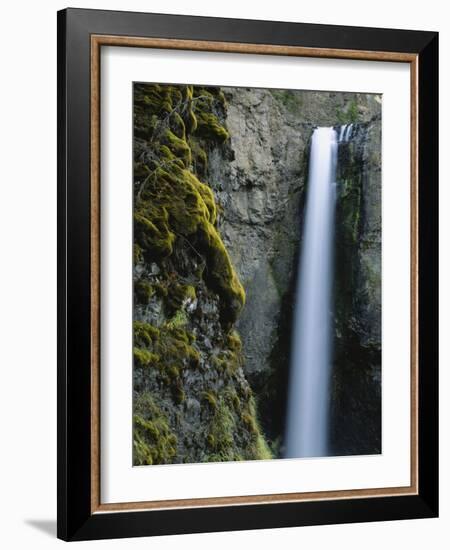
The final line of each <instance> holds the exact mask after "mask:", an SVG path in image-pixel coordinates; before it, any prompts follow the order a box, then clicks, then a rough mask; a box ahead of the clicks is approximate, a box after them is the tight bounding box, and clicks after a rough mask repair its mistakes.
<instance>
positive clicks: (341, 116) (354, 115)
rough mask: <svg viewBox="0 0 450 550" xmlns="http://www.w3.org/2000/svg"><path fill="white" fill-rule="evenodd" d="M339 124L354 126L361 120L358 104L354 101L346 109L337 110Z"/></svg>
mask: <svg viewBox="0 0 450 550" xmlns="http://www.w3.org/2000/svg"><path fill="white" fill-rule="evenodd" d="M336 120H337V122H338V124H354V123H355V122H358V120H359V112H358V103H357V102H356V100H355V99H352V100H351V101H350V102H349V103H347V105H345V107H343V108H338V109H336Z"/></svg>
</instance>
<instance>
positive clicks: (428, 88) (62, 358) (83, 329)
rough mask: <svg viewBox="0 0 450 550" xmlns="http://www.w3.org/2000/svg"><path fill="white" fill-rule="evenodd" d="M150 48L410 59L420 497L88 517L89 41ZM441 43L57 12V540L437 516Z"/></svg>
mask: <svg viewBox="0 0 450 550" xmlns="http://www.w3.org/2000/svg"><path fill="white" fill-rule="evenodd" d="M92 35H111V36H117V37H126V36H132V37H147V38H148V37H151V38H163V39H179V40H193V41H218V42H228V43H240V44H265V45H267V44H268V45H274V46H277V45H278V46H296V47H304V48H325V49H331V50H343V51H356V52H357V51H366V52H371V51H373V52H375V51H377V52H400V53H407V54H414V55H415V56H417V67H418V73H417V79H418V80H417V83H418V102H417V128H418V145H417V147H418V153H417V155H418V159H417V160H418V164H417V167H418V187H417V189H418V212H417V216H418V316H417V326H418V343H419V345H418V365H419V369H418V379H417V387H418V411H417V414H418V416H417V419H418V426H417V428H418V491H417V494H414V495H404V496H401V495H399V496H382V497H378V498H342V499H330V500H326V499H325V500H314V501H310V502H305V501H304V502H283V503H263V504H248V505H226V506H218V507H217V506H202V507H192V508H174V509H155V510H139V511H127V510H124V511H119V512H117V511H116V512H114V513H108V512H102V513H93V512H92V503H91V497H92V484H93V483H94V481H95V480H93V477H92V476H93V474H92V468H91V466H92V459H91V457H92V455H91V438H90V434H91V430H92V416H91V395H92V393H91V390H92V387H91V383H92V380H91V368H90V365H91V357H92V340H91V321H90V320H91V261H92V256H91V248H90V242H91V241H90V239H91V225H90V217H91V194H90V191H91V187H90V181H91V164H90V161H91V147H90V139H91V137H90V135H91V134H90V131H91V118H90V117H91V110H90V109H91V95H90V94H91V73H90V68H91V65H90V63H91V37H92ZM437 143H438V34H437V33H435V32H422V31H409V30H392V29H375V28H362V27H343V26H332V25H315V24H314V25H313V24H301V23H280V22H270V21H251V20H237V19H219V18H209V17H192V16H173V15H161V14H147V13H131V12H117V11H101V10H85V9H66V10H62V11H60V12H58V532H57V535H58V537H59V538H61V539H64V540H88V539H101V538H115V537H138V536H149V535H165V534H180V533H201V532H209V531H228V530H242V529H261V528H277V527H290V526H302V525H322V524H330V523H350V522H368V521H386V520H398V519H412V518H431V517H437V515H438V147H437Z"/></svg>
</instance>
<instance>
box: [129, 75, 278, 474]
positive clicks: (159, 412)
mask: <svg viewBox="0 0 450 550" xmlns="http://www.w3.org/2000/svg"><path fill="white" fill-rule="evenodd" d="M225 109H226V101H225V98H224V96H223V94H222V93H221V92H220V90H218V89H215V88H205V87H195V86H177V85H158V84H156V85H150V84H135V87H134V302H135V309H134V311H135V322H134V464H135V465H143V464H166V463H179V462H195V461H197V462H200V461H202V462H203V461H221V460H248V459H265V458H270V457H271V455H270V452H269V450H268V447H267V445H266V443H265V440H264V438H263V435H262V433H261V430H260V428H259V424H258V420H257V415H256V407H255V402H254V397H253V395H252V392H251V389H250V387H249V385H248V383H247V380H246V379H245V376H244V374H243V369H242V352H241V345H240V339H239V335H238V334H237V333H236V331H235V330H234V328H233V327H234V323H235V321H236V319H237V318H238V316H239V313H240V311H241V309H242V307H243V305H244V302H245V292H244V289H243V286H242V284H241V282H240V280H239V278H238V276H237V274H236V271H235V269H234V267H233V265H232V262H231V260H230V256H229V254H228V252H227V250H226V248H225V245H224V243H223V241H222V238H221V236H220V233H219V231H218V227H217V222H218V210H219V208H218V204H217V203H216V199H215V197H214V194H213V192H212V190H211V187H210V186H209V185H208V184H207V183H206V182H205V178H206V177H207V174H208V152H209V151H210V150H212V149H213V148H214V147H220V146H221V144H222V143H223V142H225V141H226V140H227V139H228V137H229V134H228V131H227V129H226V127H225V125H224V124H223V118H224V113H225Z"/></svg>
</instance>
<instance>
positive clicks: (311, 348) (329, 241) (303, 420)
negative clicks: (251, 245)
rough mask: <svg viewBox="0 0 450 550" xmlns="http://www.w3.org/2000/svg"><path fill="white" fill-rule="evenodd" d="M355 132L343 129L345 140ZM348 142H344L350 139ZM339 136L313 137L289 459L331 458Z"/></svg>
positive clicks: (328, 132) (325, 131) (329, 132)
mask: <svg viewBox="0 0 450 550" xmlns="http://www.w3.org/2000/svg"><path fill="white" fill-rule="evenodd" d="M349 132H351V128H350V130H348V129H347V128H344V129H342V128H341V132H340V133H341V136H340V137H341V139H342V137H344V136H345V137H346V135H349ZM345 137H344V139H345ZM336 162H337V133H336V131H335V130H334V129H333V128H317V129H316V130H315V131H314V133H313V136H312V141H311V152H310V161H309V166H310V168H309V178H308V190H307V201H306V210H305V219H304V233H303V248H302V251H301V255H300V264H299V270H298V273H299V275H298V281H297V303H296V307H295V317H294V327H293V343H292V350H291V357H292V359H291V367H290V380H289V395H288V411H287V431H286V451H285V456H286V457H287V458H296V457H297V458H298V457H313V456H326V455H327V454H328V423H329V419H328V396H329V379H330V363H331V309H332V306H331V284H332V279H333V239H334V210H335V175H336Z"/></svg>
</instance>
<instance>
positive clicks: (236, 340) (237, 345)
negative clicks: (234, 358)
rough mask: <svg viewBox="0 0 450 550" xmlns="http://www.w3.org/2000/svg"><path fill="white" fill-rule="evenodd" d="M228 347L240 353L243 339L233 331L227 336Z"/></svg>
mask: <svg viewBox="0 0 450 550" xmlns="http://www.w3.org/2000/svg"><path fill="white" fill-rule="evenodd" d="M227 345H228V347H229V348H230V349H231V350H232V351H234V352H240V351H241V349H242V342H241V337H240V336H239V334H238V332H237V331H235V330H232V331H231V332H230V333H229V334H228V336H227Z"/></svg>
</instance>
